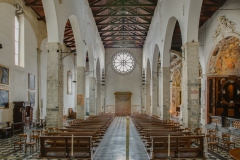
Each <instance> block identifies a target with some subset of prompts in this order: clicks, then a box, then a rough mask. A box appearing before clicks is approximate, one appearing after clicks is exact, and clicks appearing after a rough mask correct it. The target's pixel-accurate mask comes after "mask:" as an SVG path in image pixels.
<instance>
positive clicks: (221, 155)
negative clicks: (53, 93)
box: [0, 117, 240, 160]
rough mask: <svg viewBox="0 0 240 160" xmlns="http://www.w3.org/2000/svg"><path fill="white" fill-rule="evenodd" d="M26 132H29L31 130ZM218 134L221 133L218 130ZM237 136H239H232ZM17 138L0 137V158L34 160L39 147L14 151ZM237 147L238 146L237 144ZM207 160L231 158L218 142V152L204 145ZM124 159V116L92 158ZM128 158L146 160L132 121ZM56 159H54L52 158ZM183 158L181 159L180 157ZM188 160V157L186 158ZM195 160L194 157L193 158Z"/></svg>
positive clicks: (116, 119) (112, 128)
mask: <svg viewBox="0 0 240 160" xmlns="http://www.w3.org/2000/svg"><path fill="white" fill-rule="evenodd" d="M26 133H28V134H30V133H31V130H27V131H26ZM218 134H219V135H221V134H222V133H221V132H219V133H218ZM234 138H238V139H239V137H234ZM17 140H18V136H17V135H16V136H12V137H10V138H5V139H0V160H35V159H36V158H37V156H38V153H39V149H38V151H37V152H35V153H30V151H29V150H28V151H27V153H26V154H25V153H24V152H22V153H20V149H19V148H16V150H15V151H14V148H13V143H14V142H16V141H17ZM220 142H221V141H220ZM237 147H240V145H239V144H237ZM205 153H206V158H207V160H231V158H230V156H229V154H228V151H227V149H226V147H224V146H223V145H222V143H220V147H219V152H217V151H216V150H213V151H212V150H210V151H209V150H207V147H206V145H205ZM125 159H126V117H116V118H115V120H114V121H113V123H112V124H111V126H110V127H109V129H108V131H107V133H106V135H105V136H104V139H103V140H102V142H101V143H100V146H99V147H98V150H97V152H96V153H95V155H94V158H93V160H125ZM129 159H130V160H148V159H149V158H148V154H147V152H146V151H145V149H144V147H143V144H142V141H141V139H140V137H139V136H138V133H137V132H136V129H135V127H134V125H133V124H132V122H130V148H129ZM52 160H56V159H52ZM182 160H183V159H182ZM186 160H190V159H186ZM195 160H196V159H195Z"/></svg>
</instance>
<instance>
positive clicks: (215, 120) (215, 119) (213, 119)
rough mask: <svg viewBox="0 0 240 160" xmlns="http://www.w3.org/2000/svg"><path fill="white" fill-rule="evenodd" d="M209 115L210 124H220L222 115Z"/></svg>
mask: <svg viewBox="0 0 240 160" xmlns="http://www.w3.org/2000/svg"><path fill="white" fill-rule="evenodd" d="M210 117H211V123H212V124H216V125H220V126H222V117H220V116H210Z"/></svg>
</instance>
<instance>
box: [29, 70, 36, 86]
mask: <svg viewBox="0 0 240 160" xmlns="http://www.w3.org/2000/svg"><path fill="white" fill-rule="evenodd" d="M28 89H30V90H34V89H35V76H34V75H33V74H30V73H28Z"/></svg>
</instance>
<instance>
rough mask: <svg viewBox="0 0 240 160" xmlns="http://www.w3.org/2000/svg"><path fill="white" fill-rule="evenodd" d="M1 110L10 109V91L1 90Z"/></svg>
mask: <svg viewBox="0 0 240 160" xmlns="http://www.w3.org/2000/svg"><path fill="white" fill-rule="evenodd" d="M0 108H9V90H8V89H0Z"/></svg>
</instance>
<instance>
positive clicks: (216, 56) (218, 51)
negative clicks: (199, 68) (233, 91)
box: [209, 37, 240, 74]
mask: <svg viewBox="0 0 240 160" xmlns="http://www.w3.org/2000/svg"><path fill="white" fill-rule="evenodd" d="M239 44H240V40H239V39H238V38H236V37H227V38H225V39H223V40H222V41H220V42H219V44H218V45H217V46H216V48H215V49H214V51H213V54H212V57H211V58H210V62H209V73H211V74H236V73H237V72H238V70H239V67H240V59H239V57H240V47H239Z"/></svg>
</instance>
